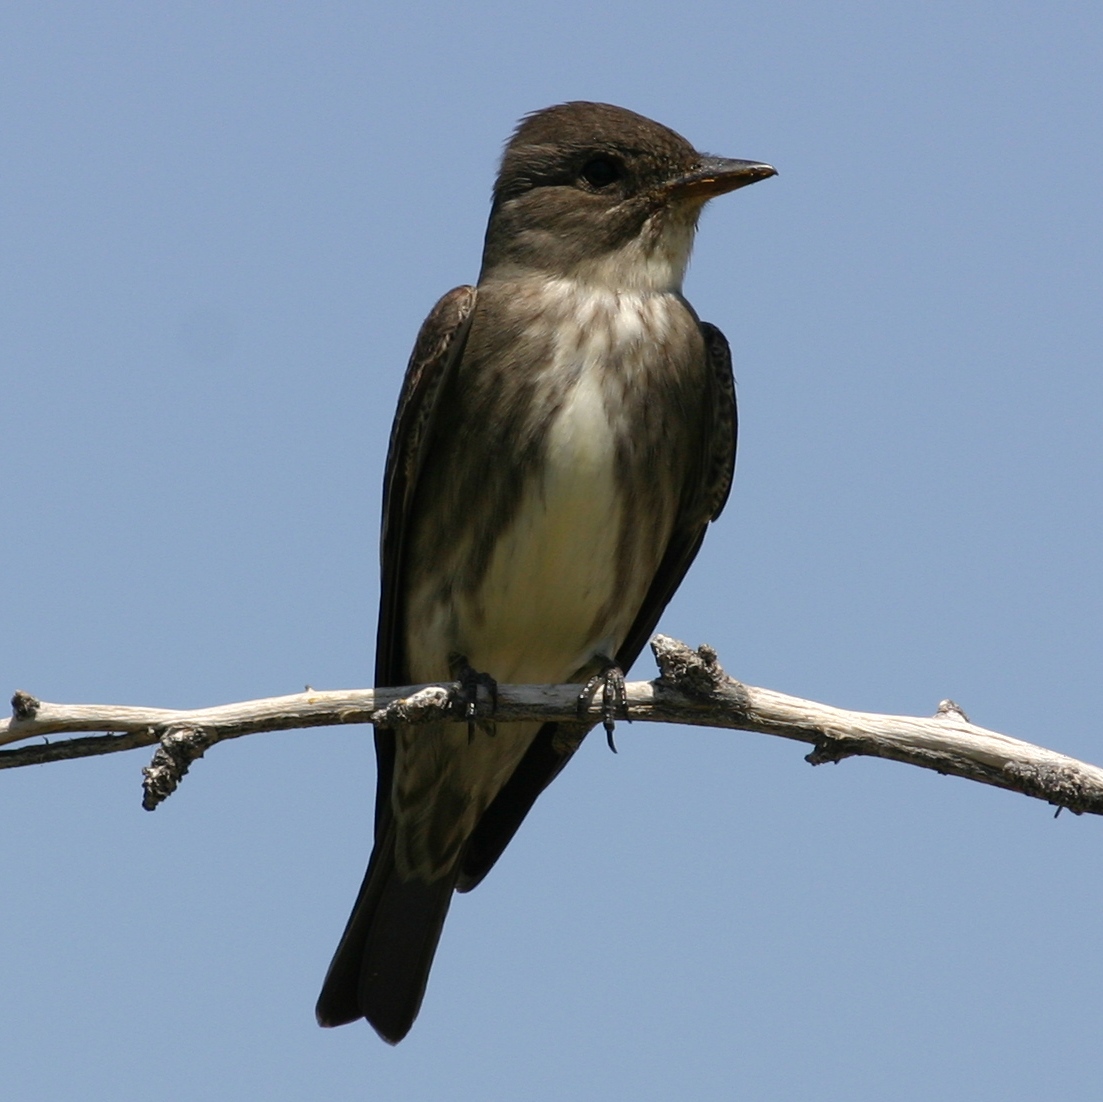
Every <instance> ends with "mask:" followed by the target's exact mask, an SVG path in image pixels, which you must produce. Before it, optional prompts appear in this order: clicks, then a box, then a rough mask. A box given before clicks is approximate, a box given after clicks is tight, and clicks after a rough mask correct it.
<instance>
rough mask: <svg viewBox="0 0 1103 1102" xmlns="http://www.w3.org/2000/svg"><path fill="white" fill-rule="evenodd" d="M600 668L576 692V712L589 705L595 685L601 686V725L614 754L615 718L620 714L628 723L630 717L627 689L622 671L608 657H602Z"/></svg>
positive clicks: (630, 719)
mask: <svg viewBox="0 0 1103 1102" xmlns="http://www.w3.org/2000/svg"><path fill="white" fill-rule="evenodd" d="M601 662H602V669H601V671H600V672H599V673H596V674H594V676H593V677H591V678H590V680H589V681H587V682H586V684H585V685H583V686H582V692H580V693H579V694H578V714H579V716H581V715H582V714H583V713H584V712H585V711H586V708H587V707H588V706H589V704H590V701H591V699H592V698H593V695H594V693H595V692H596V691H597V687H598V686H599V685H600V686H601V725H602V726H603V727H604V728H605V741H606V742H607V743H608V744H609V749H610V750H612V751H613V753H614V754H615V753H616V752H617V747H616V743H615V742H613V730H614V729H615V728H616V718H617V713H618V711H619V713H620V715H621V716H622V717H623V718H624V719H625V720H627V721H628V722H629V723H631V722H632V717H631V716H630V715H629V714H628V691H627V690H626V689H625V686H624V673H623V672H622V671H621V668H620V667H619V666H618V665H617V664H616V663H615V662H614V661H613V660H612V659H610V658H602V659H601Z"/></svg>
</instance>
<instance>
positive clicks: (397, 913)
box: [315, 823, 458, 1045]
mask: <svg viewBox="0 0 1103 1102" xmlns="http://www.w3.org/2000/svg"><path fill="white" fill-rule="evenodd" d="M394 854H395V847H394V824H393V823H392V824H390V826H389V828H388V829H387V830H386V832H385V833H384V834H383V836H382V837H381V838H379V840H378V841H377V842H376V846H375V849H374V850H373V851H372V856H371V860H370V861H369V863H368V871H367V872H366V873H365V874H364V882H363V884H362V885H361V886H360V894H359V895H358V896H357V897H356V903H355V905H354V906H353V908H352V914H351V915H350V916H349V920H348V925H346V927H345V932H344V934H343V935H342V936H341V942H340V944H339V945H338V946H337V952H336V953H334V955H333V961H332V962H331V964H330V966H329V971H328V972H327V973H326V978H325V982H324V983H323V984H322V993H321V995H319V996H318V1005H317V1007H316V1009H315V1013H316V1015H317V1017H318V1024H319V1025H323V1026H337V1025H344V1024H345V1023H346V1022H353V1021H355V1020H356V1019H357V1018H367V1020H368V1021H369V1022H370V1023H371V1025H372V1026H373V1027H374V1029H375V1031H376V1032H377V1033H378V1034H379V1036H380V1037H382V1038H383V1040H384V1041H387V1042H388V1043H389V1044H392V1045H396V1044H398V1042H399V1041H401V1040H402V1038H403V1037H405V1036H406V1034H407V1033H409V1031H410V1026H412V1025H413V1024H414V1019H415V1018H416V1017H417V1012H418V1011H419V1010H420V1009H421V1000H422V997H423V996H424V994H425V984H426V982H427V981H428V979H429V969H430V967H431V966H432V964H433V956H434V954H435V953H436V951H437V942H438V941H439V940H440V932H441V929H442V927H443V926H444V918H445V915H447V914H448V906H449V904H450V903H451V902H452V892H453V889H454V888H455V884H456V872H458V865H457V867H456V870H455V871H453V872H452V873H449V874H445V875H444V876H442V877H441V878H440V879H439V880H434V881H431V882H426V881H424V880H421V879H419V878H417V877H415V878H412V879H409V880H406V879H403V878H402V877H401V876H399V874H398V870H397V869H396V868H395V856H394Z"/></svg>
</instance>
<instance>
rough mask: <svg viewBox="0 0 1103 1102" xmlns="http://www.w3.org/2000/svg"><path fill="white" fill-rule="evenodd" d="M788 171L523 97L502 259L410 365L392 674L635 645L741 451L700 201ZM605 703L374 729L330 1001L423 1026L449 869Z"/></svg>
mask: <svg viewBox="0 0 1103 1102" xmlns="http://www.w3.org/2000/svg"><path fill="white" fill-rule="evenodd" d="M772 175H774V169H773V168H771V167H770V166H769V165H766V164H759V163H757V162H754V161H736V160H728V159H726V158H721V157H712V156H706V155H704V154H701V153H698V152H697V151H696V150H695V149H694V148H693V146H691V145H690V144H689V143H688V142H687V141H686V140H685V139H684V138H682V137H680V136H679V135H678V134H675V133H674V132H673V131H672V130H668V129H667V128H666V127H665V126H660V125H659V124H658V123H655V122H652V121H650V120H649V119H645V118H643V117H641V116H640V115H636V114H634V113H633V112H631V111H626V110H624V109H622V108H619V107H611V106H609V105H608V104H601V103H565V104H561V105H560V106H557V107H550V108H548V109H546V110H544V111H537V112H535V113H534V114H532V115H529V116H528V117H527V118H525V119H524V120H522V122H521V124H520V125H519V126H518V128H517V130H516V132H515V133H514V135H513V137H512V139H511V140H510V142H509V144H508V145H507V147H506V151H505V155H504V157H503V159H502V165H501V171H500V172H499V173H498V179H497V182H496V184H495V186H494V197H493V206H492V209H491V212H490V221H489V224H488V226H487V230H486V243H485V247H484V250H483V261H482V270H481V271H480V273H479V281H478V283H477V285H476V286H474V287H470V286H466V287H457V288H456V289H455V290H453V291H449V293H448V294H446V295H445V296H444V298H442V299H441V300H440V302H438V303H437V305H436V306H435V307H434V308H433V311H432V313H431V314H430V315H429V317H428V318H427V319H426V321H425V324H424V325H423V326H422V327H421V332H420V333H419V334H418V338H417V343H416V345H415V346H414V351H413V355H412V356H411V358H410V364H409V367H408V368H407V370H406V378H405V381H404V383H403V387H402V395H401V398H400V399H399V404H398V412H397V414H396V415H395V421H394V428H393V430H392V433H391V442H390V451H389V454H388V456H387V468H386V474H385V476H384V486H383V527H382V537H381V540H382V550H381V557H382V582H381V585H382V596H381V600H380V608H379V632H378V641H377V650H376V666H375V683H376V685H380V686H384V685H409V684H415V683H418V682H439V681H448V680H451V679H453V678H459V679H460V681H461V683H462V684H464V685H465V686H467V691H468V694H469V696H470V693H471V692H472V691H473V692H477V686H478V684H479V683H480V682H481V683H483V684H491V679H493V680H495V681H501V682H503V683H506V682H510V683H522V684H534V683H548V684H559V683H565V682H578V683H584V682H588V681H590V680H591V679H593V678H595V676H596V677H601V678H603V679H605V680H606V682H607V683H608V682H609V680H610V679H615V678H617V677H619V676H620V671H624V670H627V669H628V667H629V666H630V665H631V664H632V662H633V661H634V660H635V658H636V656H637V655H638V654H639V652H640V650H641V648H642V647H643V645H644V643H645V642H646V641H647V639H648V638H649V636H650V635H651V632H652V630H653V629H654V627H655V624H656V622H657V621H658V618H659V614H660V613H661V612H662V610H663V608H664V607H665V606H666V604H667V602H668V601H669V600H670V598H671V596H672V595H673V593H674V591H675V589H677V587H678V585H679V583H680V582H681V580H682V578H683V577H684V575H685V572H686V570H687V569H688V567H689V564H690V563H691V562H692V561H693V558H694V556H695V555H696V554H697V549H698V548H699V547H700V545H701V540H702V538H703V537H704V534H705V529H706V528H707V527H708V524H709V522H710V521H711V520H714V519H715V518H716V516H717V515H718V514H719V512H720V510H721V509H722V508H723V506H724V502H725V500H726V498H727V496H728V488H729V486H730V484H731V478H732V471H733V467H734V461H735V428H736V417H735V393H734V386H733V382H732V371H731V357H730V353H729V351H728V344H727V341H726V340H725V339H724V336H723V334H722V333H721V332H720V330H719V329H717V328H716V327H715V326H713V325H709V324H708V323H706V322H702V321H700V320H699V319H698V317H697V315H696V314H695V313H694V311H693V308H692V307H691V306H690V305H689V303H688V302H686V300H685V299H684V298H683V297H682V278H683V276H684V274H685V269H686V264H687V262H688V260H689V254H690V248H691V246H692V244H693V235H694V232H695V230H696V227H697V219H698V216H699V215H700V213H701V208H702V207H703V206H704V204H705V203H706V201H707V200H709V199H711V198H712V197H713V196H715V195H720V194H722V193H724V192H727V191H734V190H735V189H736V188H739V187H743V186H744V185H746V184H752V183H754V182H755V181H757V180H762V179H765V178H766V177H768V176H772ZM476 671H477V672H476ZM614 697H615V692H614V693H612V694H610V693H608V692H607V693H606V694H605V699H606V701H607V709H608V701H609V700H610V699H612V698H614ZM607 719H608V715H607ZM590 726H591V724H590V723H589V722H585V721H580V722H578V723H570V724H564V723H559V724H556V723H544V724H541V723H535V722H533V723H499V724H497V725H496V726H495V727H494V728H489V727H483V726H475V725H471V724H469V723H467V722H464V721H463V720H462V719H457V721H455V722H443V721H442V722H434V723H430V724H422V725H417V726H410V727H396V728H394V729H390V730H377V731H376V733H375V745H376V755H377V758H378V767H379V779H378V787H377V792H376V806H375V848H374V849H373V851H372V855H371V860H370V862H369V864H368V870H367V873H366V875H365V877H364V883H363V885H362V887H361V888H360V894H359V896H358V897H357V899H356V905H355V906H354V907H353V911H352V916H351V917H350V918H349V921H348V925H347V926H346V928H345V932H344V935H343V937H342V938H341V943H340V945H339V946H338V947H337V952H336V954H335V956H334V958H333V963H332V964H331V965H330V967H329V972H328V974H327V975H326V979H325V984H324V986H323V988H322V993H321V996H320V998H319V1000H318V1007H317V1014H318V1021H319V1022H320V1023H321V1024H322V1025H326V1026H333V1025H341V1024H343V1023H345V1022H350V1021H353V1020H355V1019H356V1018H367V1019H368V1021H369V1022H371V1024H372V1025H373V1026H374V1027H375V1029H376V1030H377V1031H378V1033H379V1034H380V1036H382V1037H383V1038H384V1040H387V1041H389V1042H391V1043H392V1044H395V1043H397V1042H398V1041H400V1040H401V1039H402V1038H403V1037H404V1036H405V1035H406V1033H407V1032H408V1031H409V1029H410V1026H411V1025H412V1024H413V1020H414V1018H415V1017H416V1015H417V1012H418V1009H419V1008H420V1006H421V1000H422V996H423V994H424V992H425V984H426V980H427V979H428V975H429V968H430V965H431V964H432V961H433V954H434V952H435V951H436V947H437V941H438V940H439V938H440V932H441V927H442V925H443V923H444V917H445V915H446V914H447V912H448V905H449V903H450V901H451V898H452V892H453V891H455V890H458V891H468V890H470V889H471V888H473V887H474V886H475V885H476V884H478V883H479V881H480V880H482V878H483V877H484V876H485V875H486V874H487V872H488V871H489V870H490V868H491V866H492V865H493V864H494V862H495V861H496V860H497V859H498V857H499V855H500V854H501V852H502V850H503V849H504V848H505V846H506V844H507V843H508V842H509V840H510V839H511V838H512V837H513V834H514V832H515V831H516V830H517V828H518V826H519V825H520V823H521V820H522V819H523V818H524V817H525V815H526V813H527V812H528V810H529V808H530V807H531V806H532V804H533V802H534V801H535V799H536V797H537V796H538V795H539V794H540V792H541V791H543V789H544V788H545V787H546V786H547V784H548V783H549V782H550V781H551V780H552V779H553V778H554V777H555V776H556V775H557V774H558V773H559V771H560V770H561V769H562V768H563V766H564V765H566V763H567V761H568V760H569V759H570V757H571V755H572V754H573V753H574V751H575V750H576V749H577V748H578V745H579V743H580V742H581V741H582V738H583V737H584V735H585V734H586V731H587V730H588V728H589V727H590Z"/></svg>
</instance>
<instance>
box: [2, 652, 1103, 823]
mask: <svg viewBox="0 0 1103 1102" xmlns="http://www.w3.org/2000/svg"><path fill="white" fill-rule="evenodd" d="M651 649H652V650H653V651H654V653H655V658H656V660H657V662H658V664H659V670H660V676H659V677H658V678H657V679H656V680H654V681H636V682H631V683H630V684H628V686H627V698H628V717H629V718H630V719H633V720H634V719H643V720H651V721H654V722H659V723H684V724H690V725H693V726H705V727H721V728H728V729H731V730H737V731H757V732H760V733H762V734H766V735H778V736H780V737H782V738H788V739H795V740H797V741H799V742H806V743H809V744H810V745H811V746H812V747H813V749H812V752H811V753H809V754H808V755H807V756H806V759H805V760H806V761H808V762H810V763H811V764H812V765H821V764H823V763H824V762H838V761H842V760H843V759H844V758H848V757H854V756H859V755H864V756H868V757H877V758H889V759H891V760H893V761H902V762H907V763H908V764H910V765H918V766H922V767H923V768H924V769H933V770H935V771H936V772H939V773H944V774H950V775H953V776H957V777H964V778H966V779H967V780H973V781H980V782H981V783H983V784H990V785H995V786H996V787H997V788H1006V789H1009V790H1011V791H1013V792H1021V793H1023V794H1024V795H1027V796H1033V797H1035V798H1036V799H1040V800H1045V801H1046V802H1047V803H1050V804H1052V805H1054V806H1056V807H1057V808H1058V809H1060V808H1063V807H1065V808H1068V809H1069V810H1070V811H1074V812H1076V813H1077V814H1081V813H1083V812H1090V813H1091V814H1095V815H1099V814H1103V769H1100V768H1099V767H1098V766H1094V765H1088V764H1086V763H1084V762H1079V761H1076V760H1075V759H1074V758H1069V757H1065V756H1064V755H1063V754H1058V753H1055V752H1054V751H1052V750H1046V749H1043V748H1042V747H1040V746H1034V745H1032V744H1031V743H1028V742H1022V741H1020V740H1019V739H1014V738H1010V737H1009V736H1007V735H1001V734H999V733H998V732H996V731H989V730H986V729H985V728H983V727H977V726H975V725H974V724H972V723H970V722H969V719H968V717H967V716H966V715H965V713H964V712H963V711H962V710H961V709H960V708H959V707H958V706H957V705H956V704H954V703H953V701H949V700H944V701H942V703H941V704H940V705H939V707H938V711H937V712H936V713H935V715H934V716H932V717H930V718H922V717H918V716H891V715H879V714H876V713H872V712H852V711H846V710H844V709H842V708H832V707H830V706H828V705H826V704H818V703H816V702H815V701H811V700H801V699H799V698H798V697H792V696H786V695H784V694H783V693H777V692H773V691H772V690H770V689H757V688H755V687H754V686H751V685H744V684H742V683H741V682H739V681H736V680H735V679H734V678H731V677H729V676H728V675H727V674H726V673H725V672H724V671H723V669H721V667H720V664H719V663H718V662H717V660H716V653H715V651H713V649H712V648H711V647H708V646H702V647H701V648H699V649H698V650H696V651H694V650H691V649H690V648H689V647H687V646H686V645H685V644H684V643H679V642H678V641H677V640H675V639H670V638H668V637H667V636H663V635H659V636H656V637H655V639H654V640H653V641H652V643H651ZM578 693H579V686H577V685H500V686H499V687H498V704H497V708H496V709H495V711H494V714H493V717H492V721H493V722H501V723H507V722H511V721H514V720H522V719H528V720H533V719H537V720H563V721H570V720H577V719H578V718H580V716H581V717H582V718H586V719H590V720H592V721H593V722H597V721H598V720H599V719H600V718H601V717H600V706H597V705H595V704H593V703H589V704H587V705H585V706H584V707H582V709H581V711H580V710H579V704H578ZM442 717H445V718H455V717H456V704H455V698H454V696H453V693H452V689H451V686H444V685H413V686H406V687H402V688H394V689H357V690H348V691H335V692H315V691H314V690H312V689H308V690H307V691H306V692H302V693H296V694H294V695H292V696H281V697H271V698H268V699H265V700H249V701H243V702H242V703H239V704H225V705H222V706H221V707H216V708H201V709H194V710H187V711H173V710H170V709H166V708H129V707H118V706H112V705H94V704H73V705H65V704H47V703H45V702H43V701H39V700H36V699H35V698H34V697H32V696H30V695H29V694H27V693H23V692H18V693H16V694H15V696H14V697H13V698H12V718H11V719H10V720H4V721H0V745H7V744H9V743H13V742H19V741H22V740H24V739H29V738H36V737H41V736H43V735H51V734H58V733H61V732H66V733H68V732H78V731H105V732H109V733H108V734H101V735H98V736H94V737H90V738H74V739H67V740H64V741H61V742H54V743H45V744H43V745H39V746H30V747H24V748H21V749H17V750H0V769H8V768H13V767H16V766H22V765H37V764H41V763H43V762H48V761H60V760H62V759H65V758H80V757H88V756H91V755H95V754H109V753H113V752H115V751H117V750H131V749H134V748H135V747H139V746H151V745H153V744H154V743H159V744H160V745H159V747H158V749H157V752H156V753H155V754H154V757H153V760H152V762H151V763H150V765H149V766H147V767H146V769H145V770H144V771H143V772H144V774H145V778H146V779H145V798H144V799H143V806H145V807H146V808H148V809H150V810H152V809H153V808H154V807H156V806H157V804H158V803H160V802H161V801H162V800H163V799H165V798H166V797H167V796H168V795H169V794H170V793H171V792H172V791H173V790H174V789H175V788H176V786H177V785H178V784H179V783H180V780H181V778H182V777H183V775H184V774H185V773H186V772H187V769H188V766H189V765H190V764H191V762H192V761H194V760H195V759H196V758H198V757H201V756H202V755H203V753H204V751H206V750H207V749H208V748H209V747H210V746H213V745H214V744H215V743H216V742H221V741H222V740H223V739H229V738H239V737H240V736H242V735H251V734H257V733H259V732H262V731H285V730H289V729H292V728H299V727H324V726H332V725H335V724H341V723H374V724H376V725H382V726H388V725H393V724H395V723H399V722H401V723H404V724H415V723H422V722H425V721H427V720H431V719H434V718H436V719H439V718H442ZM486 720H487V721H488V722H489V721H491V717H490V716H489V715H488V716H486Z"/></svg>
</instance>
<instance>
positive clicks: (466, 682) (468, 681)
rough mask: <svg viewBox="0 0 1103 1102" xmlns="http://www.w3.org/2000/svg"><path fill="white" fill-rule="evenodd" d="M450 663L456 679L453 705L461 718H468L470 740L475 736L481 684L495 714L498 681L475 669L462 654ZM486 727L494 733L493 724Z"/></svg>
mask: <svg viewBox="0 0 1103 1102" xmlns="http://www.w3.org/2000/svg"><path fill="white" fill-rule="evenodd" d="M450 665H451V667H452V675H453V677H455V679H456V684H455V687H454V688H453V690H452V694H453V705H454V707H455V709H456V711H457V712H458V713H459V716H460V718H461V719H465V720H467V741H468V742H470V741H471V740H472V739H473V738H474V737H475V723H476V720H477V719H478V714H479V686H480V685H481V686H482V687H483V688H484V689H486V691H487V693H488V694H489V696H490V713H491V715H493V714H494V713H495V712H496V711H497V710H498V682H497V681H495V680H494V678H493V677H491V676H490V674H488V673H480V672H479V671H478V670H476V669H474V668H473V667H472V665H471V663H470V662H468V661H467V659H466V658H465V657H464V656H463V655H462V654H456V655H452V657H451V659H450ZM486 729H487V731H488V733H489V734H494V728H493V725H492V724H488V725H487V727H486Z"/></svg>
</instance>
